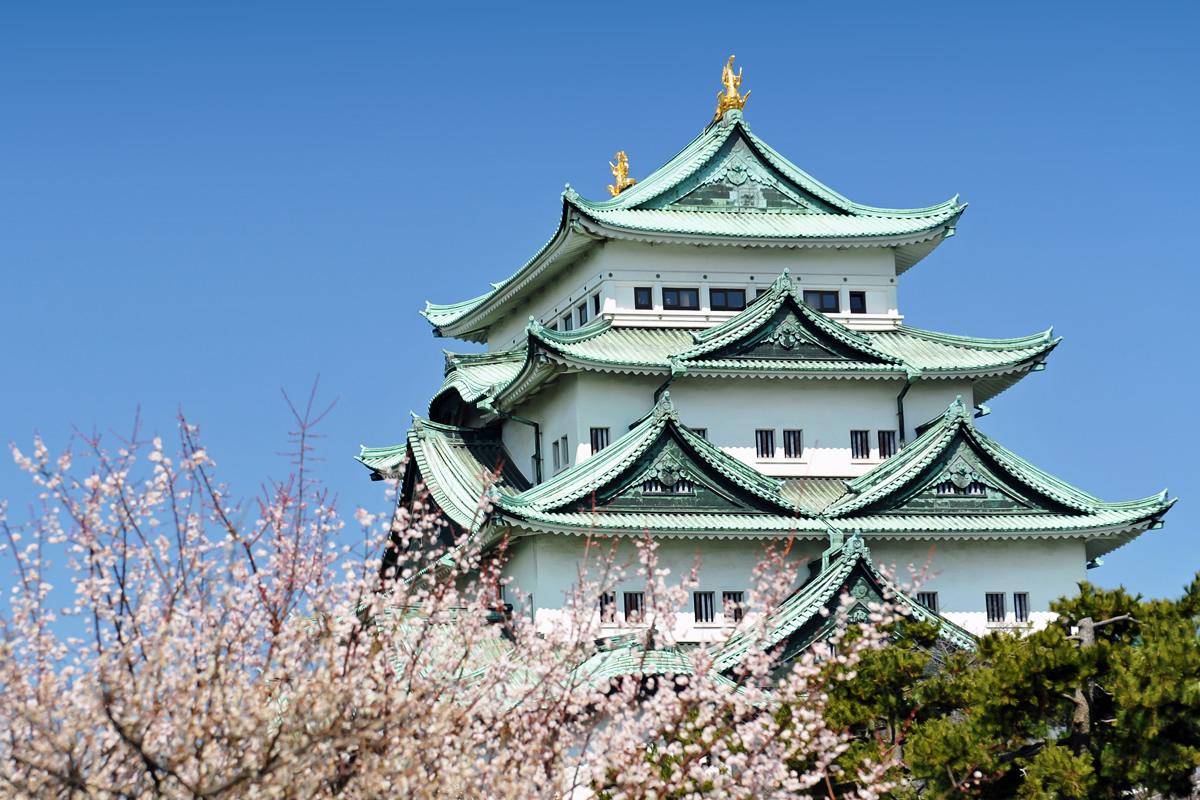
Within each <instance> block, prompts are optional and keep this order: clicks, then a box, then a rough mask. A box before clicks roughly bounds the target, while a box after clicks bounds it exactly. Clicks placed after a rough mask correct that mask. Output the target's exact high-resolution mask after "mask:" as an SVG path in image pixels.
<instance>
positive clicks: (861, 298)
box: [850, 292, 867, 314]
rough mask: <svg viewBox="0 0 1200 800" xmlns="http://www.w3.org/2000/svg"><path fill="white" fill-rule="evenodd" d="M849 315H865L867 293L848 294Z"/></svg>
mask: <svg viewBox="0 0 1200 800" xmlns="http://www.w3.org/2000/svg"><path fill="white" fill-rule="evenodd" d="M850 313H851V314H865V313H867V293H866V292H851V293H850Z"/></svg>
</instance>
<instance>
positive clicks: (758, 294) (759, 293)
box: [754, 289, 767, 300]
mask: <svg viewBox="0 0 1200 800" xmlns="http://www.w3.org/2000/svg"><path fill="white" fill-rule="evenodd" d="M766 293H767V290H766V289H755V290H754V299H755V300H757V299H758V298H760V297H762V296H763V295H764V294H766Z"/></svg>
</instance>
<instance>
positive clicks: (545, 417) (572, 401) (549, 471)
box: [501, 374, 580, 482]
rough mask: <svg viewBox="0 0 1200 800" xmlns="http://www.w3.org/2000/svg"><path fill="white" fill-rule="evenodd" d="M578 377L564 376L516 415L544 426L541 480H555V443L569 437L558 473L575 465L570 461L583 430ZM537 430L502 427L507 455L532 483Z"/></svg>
mask: <svg viewBox="0 0 1200 800" xmlns="http://www.w3.org/2000/svg"><path fill="white" fill-rule="evenodd" d="M579 377H580V376H579V375H576V374H568V375H563V376H561V377H560V378H559V379H558V380H557V381H555V382H554V383H553V384H551V385H550V386H549V387H548V388H547V389H546V390H545V391H543V392H541V393H540V394H537V395H535V396H534V397H533V398H532V399H531V400H530V401H529V402H527V403H523V404H522V405H521V406H519V407H518V408H517V409H516V410H515V411H514V412H513V413H515V414H516V415H517V416H520V417H524V418H526V419H529V420H532V421H534V422H537V423H538V424H539V425H540V426H541V435H542V459H543V465H542V478H543V480H549V479H550V478H552V477H554V475H555V474H556V471H555V469H554V443H555V442H556V441H560V440H561V438H562V437H563V436H566V437H567V448H568V450H569V451H570V453H568V454H564V456H563V459H562V460H563V463H562V464H561V465H560V468H559V470H558V471H559V472H561V471H562V470H563V469H566V468H567V467H568V466H570V465H571V464H573V463H574V461H573V460H572V458H571V454H573V453H574V452H575V450H576V448H577V446H578V444H579V441H580V439H579V430H580V416H579V412H580V400H579V386H578V378H579ZM533 437H534V430H533V427H532V426H531V425H526V424H524V423H521V422H516V421H514V420H505V421H504V424H503V427H502V428H501V438H502V440H503V441H504V446H505V447H507V448H508V452H509V453H510V454H511V455H512V457H513V458H514V459H515V461H516V463H517V464H518V465H519V466H520V468H521V471H522V472H523V473H524V474H525V476H526V477H527V478H529V480H530V481H531V482H532V481H534V479H535V478H534V470H533V466H532V463H533V462H532V458H533V455H534V441H533Z"/></svg>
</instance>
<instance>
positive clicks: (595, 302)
mask: <svg viewBox="0 0 1200 800" xmlns="http://www.w3.org/2000/svg"><path fill="white" fill-rule="evenodd" d="M592 316H593V317H598V316H600V294H599V293H596V294H594V295H592Z"/></svg>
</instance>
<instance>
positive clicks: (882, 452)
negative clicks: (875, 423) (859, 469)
mask: <svg viewBox="0 0 1200 800" xmlns="http://www.w3.org/2000/svg"><path fill="white" fill-rule="evenodd" d="M894 455H896V432H895V431H880V432H879V457H880V458H891V457H892V456H894Z"/></svg>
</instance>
